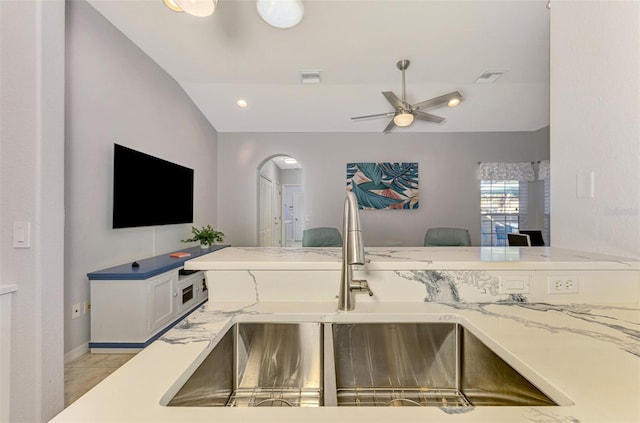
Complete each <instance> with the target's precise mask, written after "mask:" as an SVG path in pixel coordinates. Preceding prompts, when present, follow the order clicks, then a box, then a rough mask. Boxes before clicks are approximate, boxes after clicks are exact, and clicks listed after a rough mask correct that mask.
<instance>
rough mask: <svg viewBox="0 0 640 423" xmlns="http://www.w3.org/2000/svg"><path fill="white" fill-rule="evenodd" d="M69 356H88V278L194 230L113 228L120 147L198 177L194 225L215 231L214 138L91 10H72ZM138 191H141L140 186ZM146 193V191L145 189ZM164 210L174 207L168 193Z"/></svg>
mask: <svg viewBox="0 0 640 423" xmlns="http://www.w3.org/2000/svg"><path fill="white" fill-rule="evenodd" d="M66 17H67V25H66V27H67V70H66V72H67V74H66V81H67V85H66V102H67V103H66V144H65V150H66V157H65V159H66V165H65V173H66V175H65V191H66V193H65V208H66V231H65V232H66V236H65V308H64V310H65V313H64V316H65V334H64V335H65V351H66V353H67V357H66V358H67V359H69V358H72V357H73V356H74V355H77V354H80V353H82V352H83V351H84V350H86V347H87V341H89V315H83V316H81V317H80V318H78V319H75V320H71V318H70V315H71V313H70V312H68V311H69V310H70V308H71V306H72V305H73V304H77V303H79V304H82V303H83V302H85V301H89V283H88V280H87V277H86V274H87V273H88V272H91V271H94V270H99V269H103V268H106V267H110V266H114V265H118V264H122V263H127V262H132V261H134V260H139V259H143V258H146V257H151V256H153V255H156V254H162V253H166V252H170V251H172V250H178V249H180V248H184V244H181V243H180V240H181V239H185V238H188V237H189V236H190V229H191V225H190V224H184V225H168V226H160V227H147V228H133V229H116V230H114V229H112V228H111V217H112V211H111V208H112V192H113V188H112V181H113V169H112V166H113V144H114V142H117V143H118V144H122V145H125V146H128V147H131V148H133V149H136V150H139V151H142V152H145V153H147V154H151V155H153V156H157V157H161V158H163V159H166V160H169V161H172V162H175V163H178V164H181V165H183V166H187V167H190V168H192V169H194V170H195V184H194V197H195V204H194V225H196V226H202V225H205V224H211V225H215V224H216V220H217V216H216V208H217V200H216V198H217V197H216V185H217V169H216V162H217V133H216V131H215V130H214V128H213V127H212V126H211V124H210V123H209V122H208V121H207V120H206V119H205V118H204V116H203V115H202V114H201V113H200V111H199V110H198V109H197V108H196V106H195V105H194V104H193V102H192V101H191V99H190V98H189V97H188V96H187V95H186V94H185V92H184V91H183V90H182V88H181V87H180V86H179V85H178V84H177V82H176V81H175V80H174V79H173V78H171V77H170V76H169V75H168V74H167V73H166V72H165V71H164V70H163V69H161V68H160V67H159V66H158V65H157V64H156V63H155V62H153V61H152V60H151V59H150V58H149V57H148V56H146V55H145V54H144V53H143V52H142V51H141V50H140V49H139V48H138V47H136V46H135V45H134V44H133V43H131V41H129V39H128V38H126V37H125V36H124V35H123V34H122V33H120V32H119V31H118V30H116V29H115V28H114V27H113V26H112V25H111V24H110V23H108V22H107V21H106V20H105V19H104V18H103V17H102V15H100V14H99V13H98V12H97V11H96V10H95V9H93V8H92V7H91V6H90V5H89V4H87V3H86V2H84V1H71V2H67V16H66ZM133 183H135V182H133ZM140 189H144V187H140ZM166 201H167V202H170V201H172V200H171V192H167V196H166Z"/></svg>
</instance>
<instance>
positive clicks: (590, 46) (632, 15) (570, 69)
mask: <svg viewBox="0 0 640 423" xmlns="http://www.w3.org/2000/svg"><path fill="white" fill-rule="evenodd" d="M556 6H557V7H556ZM638 28H640V2H638V1H620V2H605V1H588V2H585V1H562V2H554V3H553V8H552V10H551V93H552V96H551V122H552V124H551V128H552V133H551V134H552V142H551V153H552V157H553V160H552V161H551V174H552V177H551V239H552V240H553V241H552V242H553V244H554V245H555V246H559V247H564V248H574V249H579V250H584V251H593V252H598V253H602V254H614V255H620V256H625V257H635V258H640V237H639V236H638V234H640V183H639V182H640V97H639V93H640V48H638V46H640V31H639V30H638ZM592 172H593V177H594V178H593V179H594V184H593V185H594V187H593V188H594V190H593V191H594V193H593V196H592V197H591V198H588V197H585V196H582V195H580V196H579V195H577V194H578V193H577V182H576V181H577V180H578V178H580V179H584V178H585V176H586V177H587V178H588V177H589V174H591V173H592Z"/></svg>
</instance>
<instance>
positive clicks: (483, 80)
mask: <svg viewBox="0 0 640 423" xmlns="http://www.w3.org/2000/svg"><path fill="white" fill-rule="evenodd" d="M506 72H507V71H504V70H492V71H486V72H484V73H483V74H482V75H480V76H479V77H478V79H476V84H492V83H494V82H496V81H497V80H498V78H500V77H501V76H502V75H504V74H505V73H506Z"/></svg>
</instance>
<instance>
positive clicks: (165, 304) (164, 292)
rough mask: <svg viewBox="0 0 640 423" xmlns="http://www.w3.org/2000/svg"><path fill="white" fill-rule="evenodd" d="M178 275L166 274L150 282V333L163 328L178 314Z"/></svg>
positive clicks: (173, 273)
mask: <svg viewBox="0 0 640 423" xmlns="http://www.w3.org/2000/svg"><path fill="white" fill-rule="evenodd" d="M176 273H177V272H169V273H168V274H167V273H165V274H162V275H160V276H157V277H155V278H152V279H150V280H149V281H148V289H149V309H148V310H149V320H148V322H149V332H150V333H153V332H155V331H156V329H159V328H161V327H163V326H164V324H165V323H167V322H169V321H170V320H171V319H172V318H173V317H174V316H175V314H176V306H175V304H176V301H175V298H176V297H177V296H178V292H177V291H176V283H177V281H176V276H175V274H176Z"/></svg>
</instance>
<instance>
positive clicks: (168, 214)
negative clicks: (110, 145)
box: [113, 144, 193, 229]
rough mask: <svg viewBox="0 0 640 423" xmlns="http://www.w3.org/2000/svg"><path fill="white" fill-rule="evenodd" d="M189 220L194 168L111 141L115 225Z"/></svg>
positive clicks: (191, 210) (187, 221)
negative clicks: (112, 149) (112, 146)
mask: <svg viewBox="0 0 640 423" xmlns="http://www.w3.org/2000/svg"><path fill="white" fill-rule="evenodd" d="M192 222H193V169H189V168H188V167H184V166H180V165H178V164H175V163H171V162H168V161H166V160H163V159H160V158H157V157H153V156H150V155H148V154H145V153H141V152H139V151H136V150H132V149H131V148H127V147H124V146H122V145H118V144H114V154H113V227H114V229H115V228H132V227H137V226H156V225H170V224H176V223H192Z"/></svg>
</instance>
